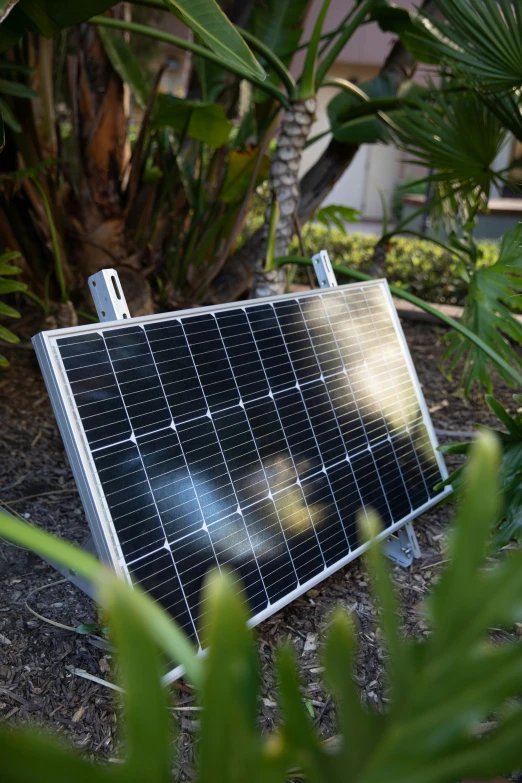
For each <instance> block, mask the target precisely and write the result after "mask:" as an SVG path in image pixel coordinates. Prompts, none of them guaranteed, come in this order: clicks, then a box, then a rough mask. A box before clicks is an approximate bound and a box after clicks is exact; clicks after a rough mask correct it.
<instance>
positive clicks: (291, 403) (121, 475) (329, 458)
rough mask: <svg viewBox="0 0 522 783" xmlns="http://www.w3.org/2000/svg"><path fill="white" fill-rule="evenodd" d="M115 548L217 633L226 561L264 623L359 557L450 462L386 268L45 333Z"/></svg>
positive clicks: (418, 503) (183, 621)
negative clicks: (377, 277)
mask: <svg viewBox="0 0 522 783" xmlns="http://www.w3.org/2000/svg"><path fill="white" fill-rule="evenodd" d="M35 347H36V349H37V354H38V358H39V360H40V363H41V366H42V370H43V374H44V377H45V380H46V382H47V384H48V388H49V392H50V396H51V399H52V401H53V405H54V408H55V412H56V415H57V418H58V422H59V425H60V428H61V431H62V435H63V437H64V441H65V445H66V448H67V451H68V453H69V457H70V460H71V464H72V467H73V471H74V473H75V478H76V480H77V483H78V486H79V490H80V494H81V497H82V500H83V502H84V505H85V508H86V513H87V517H88V519H89V522H90V525H91V529H92V532H93V536H94V539H95V543H96V546H97V549H98V553H99V555H100V557H101V558H103V559H104V560H107V561H109V562H110V563H112V565H113V566H114V568H115V569H116V571H117V572H118V573H119V574H121V575H122V576H124V577H125V578H127V579H128V580H129V581H130V582H131V583H133V584H139V585H140V586H141V587H142V588H143V589H144V590H145V591H146V592H148V593H150V594H151V595H152V596H153V597H154V598H156V599H157V600H158V601H160V602H161V603H162V604H163V605H164V606H165V607H166V608H167V609H168V610H169V612H171V613H172V615H173V616H174V617H175V618H176V620H177V621H178V622H179V624H180V625H181V626H182V628H183V629H184V630H185V632H186V633H187V634H188V635H189V636H191V637H192V638H193V639H194V642H195V644H196V645H199V644H200V637H201V631H202V629H203V628H204V626H205V623H206V613H205V607H204V606H203V605H202V599H201V588H202V583H203V580H204V578H205V575H206V573H207V572H208V570H209V569H210V568H216V567H217V568H218V569H224V568H227V569H229V570H230V571H232V572H233V574H234V575H235V576H236V577H237V581H238V584H240V585H241V589H242V591H243V592H242V594H243V596H244V600H245V602H246V603H247V604H248V607H249V612H250V617H251V623H252V624H256V623H258V622H260V621H261V620H263V619H265V618H266V617H268V616H269V615H271V614H272V613H274V612H275V611H277V610H278V609H279V608H281V607H282V606H284V605H285V604H286V603H288V602H289V601H290V600H292V599H293V598H295V597H297V596H298V595H300V594H302V593H304V592H305V591H306V590H308V589H309V588H310V587H312V586H313V585H314V584H316V583H317V582H319V581H320V580H322V579H324V578H325V577H326V576H328V575H329V574H331V573H333V572H334V571H335V570H337V569H338V568H340V567H341V566H343V565H345V564H346V563H347V562H349V561H350V560H352V559H353V558H354V557H356V556H358V555H359V554H360V553H361V552H362V551H363V549H364V544H363V542H361V540H360V539H359V534H358V530H357V526H356V515H357V512H358V511H359V509H361V508H362V509H363V513H365V512H364V509H368V508H369V507H373V508H374V509H376V510H377V511H378V513H379V514H380V516H381V518H382V520H383V525H384V527H385V530H386V533H387V534H390V533H392V532H394V531H396V530H398V529H399V528H401V527H402V526H403V525H404V524H405V523H406V522H408V521H409V520H411V519H412V518H414V517H415V516H417V515H418V514H419V513H421V512H422V511H424V510H426V509H427V508H429V507H430V506H432V505H433V504H434V503H436V502H437V501H438V500H439V499H440V498H441V497H442V496H443V495H444V494H445V493H446V492H447V490H445V491H443V492H437V491H436V490H435V486H436V485H437V483H438V482H440V481H441V480H442V479H443V478H446V476H447V473H446V470H445V467H444V463H443V461H442V459H441V457H440V455H438V454H437V452H436V439H435V436H434V432H433V428H432V425H431V422H430V418H429V414H428V411H427V409H426V405H425V402H424V399H423V396H422V392H421V389H420V385H419V383H418V380H417V378H416V375H415V371H414V369H413V365H412V361H411V357H410V355H409V352H408V349H407V346H406V343H405V340H404V336H403V334H402V330H401V327H400V324H399V321H398V318H397V314H396V311H395V308H394V305H393V302H392V299H391V296H390V293H389V289H388V286H387V284H386V283H385V282H384V281H372V282H369V283H362V284H349V285H346V286H339V287H338V288H335V289H331V290H329V291H320V292H317V291H313V292H310V293H308V292H307V293H303V294H298V295H294V294H290V295H285V296H281V297H275V298H274V299H270V300H250V301H247V302H240V303H236V304H234V305H227V306H222V307H217V308H214V309H212V308H199V309H197V310H188V311H184V312H180V313H171V314H167V315H161V316H146V317H141V318H133V319H130V320H128V321H127V322H122V321H118V322H112V323H110V324H105V323H104V324H92V325H89V326H81V327H74V328H71V329H61V330H57V331H53V332H43V333H41V334H40V335H38V336H37V337H36V338H35Z"/></svg>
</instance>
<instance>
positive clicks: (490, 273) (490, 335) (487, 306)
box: [443, 224, 522, 394]
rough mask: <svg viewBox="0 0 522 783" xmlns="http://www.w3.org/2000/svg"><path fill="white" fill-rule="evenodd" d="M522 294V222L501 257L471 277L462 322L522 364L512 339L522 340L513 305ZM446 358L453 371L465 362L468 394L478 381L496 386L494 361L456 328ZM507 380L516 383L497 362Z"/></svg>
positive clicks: (507, 237) (509, 359)
mask: <svg viewBox="0 0 522 783" xmlns="http://www.w3.org/2000/svg"><path fill="white" fill-rule="evenodd" d="M520 296H522V224H519V225H518V226H517V228H516V229H515V230H514V231H509V232H508V233H506V234H505V235H504V238H503V240H502V244H501V247H500V254H499V257H498V261H497V262H496V263H495V264H493V265H492V266H490V267H485V268H482V269H477V270H476V271H475V273H474V274H473V277H472V279H471V283H470V287H469V292H468V296H467V299H466V303H465V307H464V313H463V316H462V323H463V324H464V326H466V327H467V328H468V329H471V331H473V332H474V333H475V334H476V335H477V336H478V337H480V338H481V339H482V340H484V342H486V343H487V344H488V345H489V346H491V347H492V348H493V349H494V350H495V351H496V352H497V353H498V354H499V355H500V356H501V357H502V358H503V359H504V360H505V361H507V362H509V363H510V364H511V365H512V366H514V367H516V368H522V358H521V357H520V356H519V355H518V354H517V352H516V351H515V350H514V349H513V347H512V346H511V344H510V342H509V341H510V340H513V341H515V342H516V343H519V344H520V343H522V324H521V323H520V322H519V321H518V320H517V319H516V318H515V317H514V315H513V313H512V312H511V309H510V308H511V307H512V306H513V304H514V303H515V302H516V300H517V299H518V298H519V297H520ZM447 342H448V343H449V345H448V347H447V349H446V352H445V354H444V359H443V361H444V362H445V363H446V367H447V369H448V371H449V372H451V371H452V370H453V369H454V368H455V367H456V366H457V365H458V364H460V362H461V361H463V362H464V366H463V370H462V376H461V383H462V387H463V390H464V392H465V393H466V394H467V393H468V392H469V391H470V389H471V387H472V386H473V384H474V382H475V381H478V382H479V383H480V384H482V385H483V386H485V387H486V388H487V389H488V391H491V390H492V388H493V383H492V379H491V374H490V364H489V361H488V359H487V358H486V356H485V355H484V354H483V353H482V351H479V350H477V349H476V347H475V346H474V345H472V344H471V343H469V342H467V341H465V340H464V339H463V338H462V337H461V335H459V334H457V333H456V332H452V333H451V334H450V335H448V337H447ZM495 369H496V370H497V372H498V373H499V375H500V376H501V377H502V378H504V380H505V381H506V382H507V383H509V384H510V385H513V382H512V379H511V378H510V377H509V375H508V373H507V372H505V371H504V370H503V369H502V368H501V367H499V366H498V365H495Z"/></svg>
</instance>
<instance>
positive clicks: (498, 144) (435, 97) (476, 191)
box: [394, 90, 507, 222]
mask: <svg viewBox="0 0 522 783" xmlns="http://www.w3.org/2000/svg"><path fill="white" fill-rule="evenodd" d="M394 125H395V132H396V143H397V145H398V146H399V148H400V149H402V150H403V151H404V152H406V153H407V154H408V155H409V157H410V162H412V163H414V164H417V165H419V166H424V167H426V168H427V169H428V170H429V171H430V172H431V173H430V174H429V175H428V176H426V177H424V181H428V182H431V183H432V184H433V186H434V188H435V190H436V199H435V202H436V203H437V204H438V206H439V209H440V212H441V213H442V214H443V215H444V214H445V213H448V214H449V215H451V214H455V212H456V211H458V212H459V213H460V217H461V218H462V219H463V220H464V222H465V221H466V220H467V219H468V217H469V215H470V214H473V212H474V211H475V210H476V208H477V206H478V205H479V204H481V203H486V202H487V199H488V197H489V193H490V189H491V186H492V184H498V183H499V182H500V181H501V178H502V175H501V172H500V171H497V170H496V169H495V159H496V158H497V155H498V153H499V152H500V150H501V148H502V146H503V144H504V143H505V140H506V135H507V131H506V129H505V127H504V125H503V123H502V121H501V120H500V118H499V117H498V116H497V115H496V113H495V112H493V111H492V110H491V109H490V108H489V107H488V106H487V105H486V104H485V103H484V102H483V101H482V100H480V99H479V98H478V96H477V95H476V94H475V93H474V92H473V91H470V90H455V91H454V92H451V91H448V90H438V91H436V90H434V91H431V92H430V93H429V96H428V97H427V98H425V99H423V100H420V101H419V102H418V108H417V109H414V110H411V109H406V110H404V111H402V112H399V113H397V114H396V115H395V116H394Z"/></svg>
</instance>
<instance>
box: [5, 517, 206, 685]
mask: <svg viewBox="0 0 522 783" xmlns="http://www.w3.org/2000/svg"><path fill="white" fill-rule="evenodd" d="M0 536H2V537H3V538H7V539H8V540H9V541H13V542H14V543H17V544H19V545H20V546H23V547H25V548H26V549H30V550H32V551H33V552H37V553H38V554H40V555H41V556H42V557H45V558H48V559H50V560H55V561H56V562H58V563H62V564H63V565H65V566H67V567H69V568H72V569H73V570H74V571H76V572H77V573H78V574H80V576H83V577H85V579H88V580H89V581H91V582H93V583H94V584H95V585H96V584H98V582H99V581H100V580H102V579H103V574H104V566H102V565H101V563H100V562H99V561H98V560H96V558H95V557H92V555H88V554H87V553H86V552H84V551H83V550H82V549H78V548H77V547H74V546H72V544H69V543H68V542H67V541H63V540H62V539H59V538H55V537H54V536H51V535H49V534H48V533H45V532H44V531H43V530H39V529H38V528H36V527H33V526H32V525H28V524H25V523H24V522H21V521H20V520H18V519H15V518H14V517H12V516H9V515H8V514H5V513H3V512H2V511H0ZM126 589H127V590H130V589H131V588H130V587H128V586H127V587H126ZM133 594H134V599H133V601H134V611H135V612H136V613H137V614H139V616H140V617H141V622H142V624H143V626H144V628H145V629H146V633H148V634H149V635H150V636H151V637H152V638H153V639H154V640H155V641H156V643H157V644H158V646H159V647H160V648H161V649H162V650H163V652H164V653H165V654H166V656H167V657H168V658H169V659H170V660H173V661H175V662H176V663H179V664H181V665H182V666H183V667H184V669H185V671H186V674H187V677H188V678H189V680H191V682H193V683H194V684H195V685H200V684H201V682H202V672H203V668H202V661H201V659H200V658H199V657H198V656H197V655H196V652H195V650H194V647H193V645H192V643H191V642H190V640H189V639H188V638H187V637H186V636H185V634H184V633H183V632H182V631H181V630H180V628H179V627H178V625H177V624H176V623H174V622H173V621H172V620H171V618H170V617H169V615H167V613H166V612H165V611H164V610H163V609H162V608H161V607H160V606H159V604H157V603H155V602H154V601H152V600H151V599H150V598H149V597H148V596H146V595H145V594H144V593H142V592H141V590H139V589H134V593H133Z"/></svg>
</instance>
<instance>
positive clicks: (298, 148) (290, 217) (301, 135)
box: [252, 98, 316, 297]
mask: <svg viewBox="0 0 522 783" xmlns="http://www.w3.org/2000/svg"><path fill="white" fill-rule="evenodd" d="M315 109H316V100H315V98H308V99H306V100H302V101H295V102H294V103H293V104H292V107H291V108H290V109H287V110H286V111H285V112H284V114H283V117H282V120H281V127H280V131H279V136H278V140H277V148H276V151H275V153H274V157H273V160H272V164H271V166H270V181H271V184H272V196H271V199H270V202H269V204H268V207H267V212H266V218H265V224H264V226H263V228H262V244H261V246H260V247H259V249H258V252H257V254H256V259H255V267H254V284H253V286H252V296H253V297H257V296H270V295H272V294H278V293H282V291H283V286H284V281H285V276H284V270H276V269H273V270H270V271H266V270H265V268H264V267H265V257H264V254H263V252H262V248H263V247H265V248H266V246H267V241H268V238H269V225H270V215H271V213H272V207H273V200H276V201H277V204H278V206H279V220H278V222H277V227H276V235H275V256H276V258H277V257H279V256H284V255H286V254H287V251H288V246H289V244H290V242H291V240H292V236H293V235H294V226H295V218H296V210H297V205H298V203H299V196H300V190H299V169H300V167H301V161H302V158H303V151H304V147H305V144H306V141H307V139H308V136H309V134H310V128H311V127H312V123H313V121H314V119H315Z"/></svg>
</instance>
